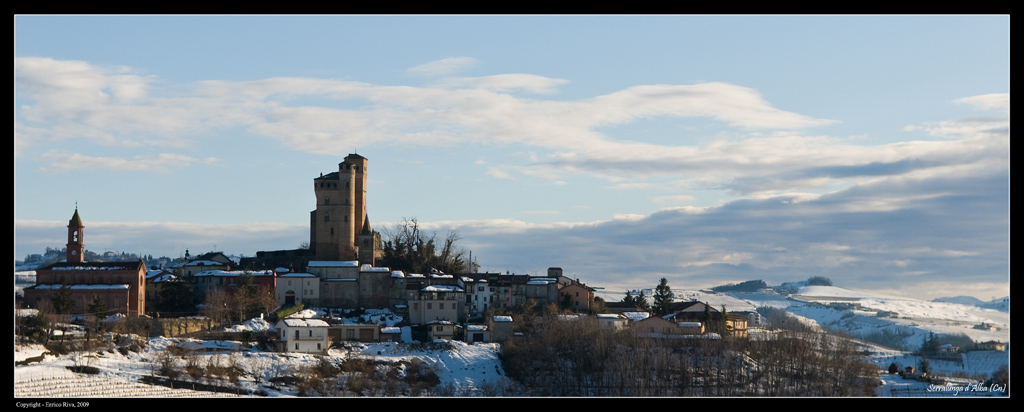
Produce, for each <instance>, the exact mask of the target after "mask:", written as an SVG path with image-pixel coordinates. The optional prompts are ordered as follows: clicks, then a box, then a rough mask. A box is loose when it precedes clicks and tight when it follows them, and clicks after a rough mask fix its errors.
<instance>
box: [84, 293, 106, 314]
mask: <svg viewBox="0 0 1024 412" xmlns="http://www.w3.org/2000/svg"><path fill="white" fill-rule="evenodd" d="M87 310H88V311H89V314H90V315H93V316H96V317H103V316H106V315H107V304H106V303H104V302H103V299H100V297H99V296H93V297H92V303H90V304H89V308H88V309H87Z"/></svg>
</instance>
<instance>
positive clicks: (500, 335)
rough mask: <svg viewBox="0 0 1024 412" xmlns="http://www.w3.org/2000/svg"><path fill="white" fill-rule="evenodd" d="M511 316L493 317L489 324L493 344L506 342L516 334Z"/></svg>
mask: <svg viewBox="0 0 1024 412" xmlns="http://www.w3.org/2000/svg"><path fill="white" fill-rule="evenodd" d="M513 326H514V324H513V321H512V317H511V316H492V317H491V319H490V320H489V322H488V324H487V328H488V329H489V330H490V331H491V341H492V342H504V341H505V340H507V339H509V338H511V337H512V336H513V334H514V331H513V329H514V328H513Z"/></svg>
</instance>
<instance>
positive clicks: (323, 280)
mask: <svg viewBox="0 0 1024 412" xmlns="http://www.w3.org/2000/svg"><path fill="white" fill-rule="evenodd" d="M320 281H321V282H358V281H359V279H351V278H350V279H334V278H328V279H320Z"/></svg>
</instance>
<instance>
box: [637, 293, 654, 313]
mask: <svg viewBox="0 0 1024 412" xmlns="http://www.w3.org/2000/svg"><path fill="white" fill-rule="evenodd" d="M635 303H636V307H637V309H640V310H642V311H644V312H648V311H650V310H651V304H650V303H647V298H646V297H644V292H643V291H641V292H640V295H639V296H637V297H636V300H635Z"/></svg>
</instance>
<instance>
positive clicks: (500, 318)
mask: <svg viewBox="0 0 1024 412" xmlns="http://www.w3.org/2000/svg"><path fill="white" fill-rule="evenodd" d="M491 319H493V320H494V321H495V322H511V321H512V317H511V316H495V317H493V318H491Z"/></svg>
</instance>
